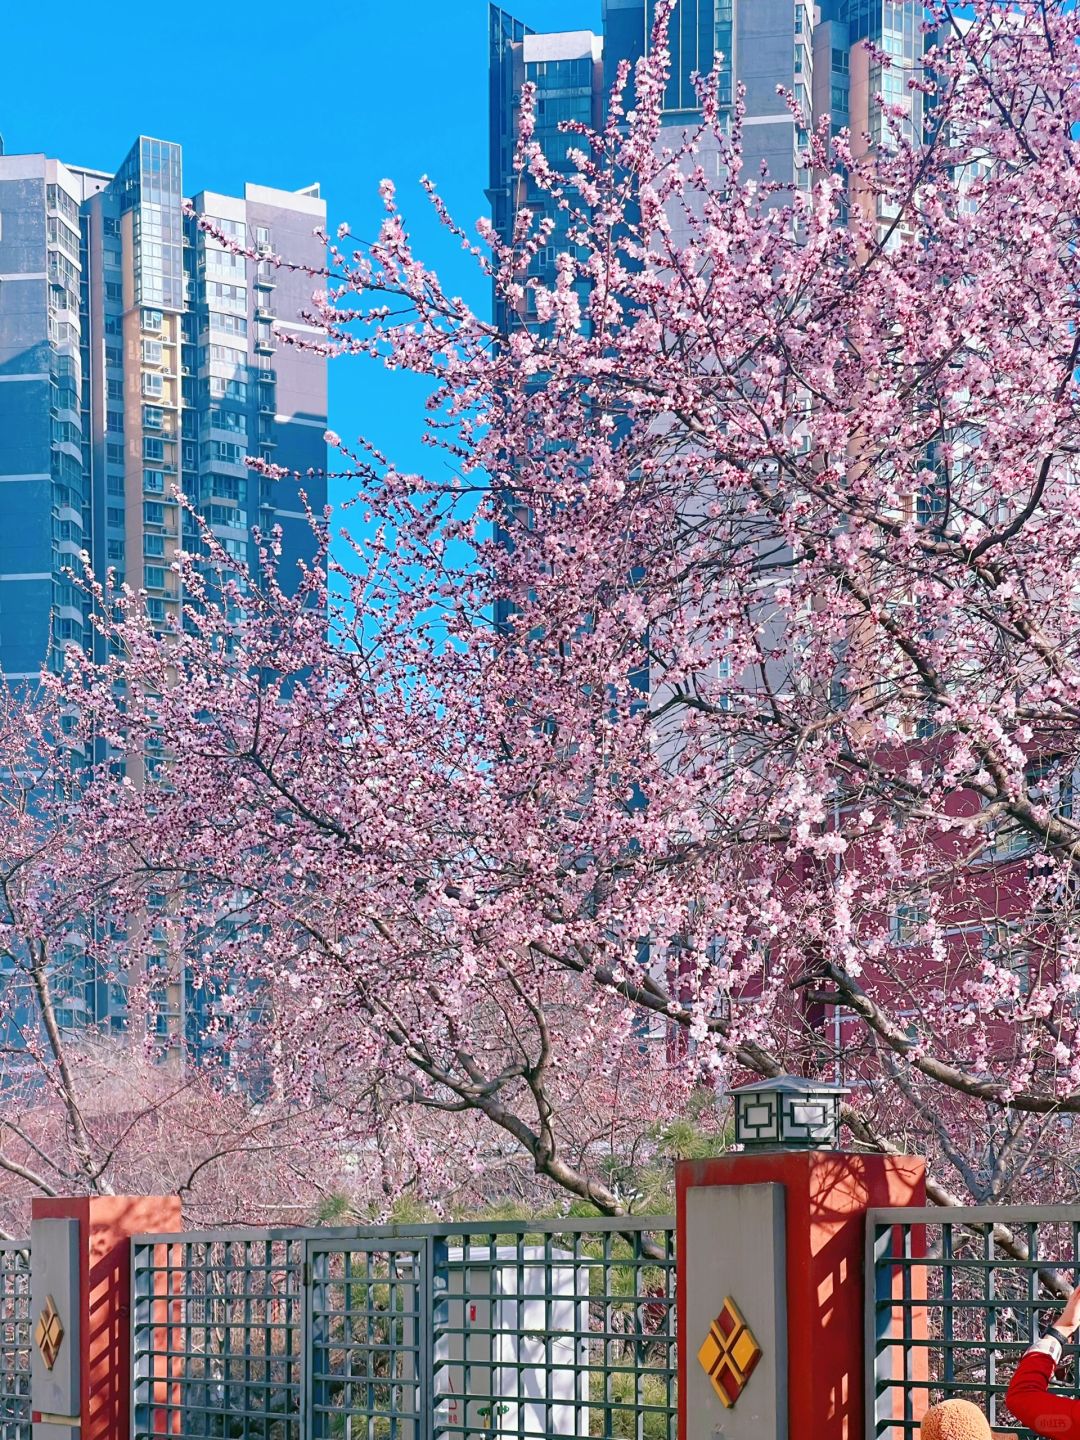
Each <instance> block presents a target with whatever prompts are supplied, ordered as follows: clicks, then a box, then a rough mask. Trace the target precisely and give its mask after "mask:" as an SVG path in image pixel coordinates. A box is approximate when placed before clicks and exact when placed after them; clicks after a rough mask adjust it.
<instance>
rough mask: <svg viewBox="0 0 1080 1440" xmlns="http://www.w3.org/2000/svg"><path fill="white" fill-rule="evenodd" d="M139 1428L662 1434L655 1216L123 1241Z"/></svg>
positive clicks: (387, 1437)
mask: <svg viewBox="0 0 1080 1440" xmlns="http://www.w3.org/2000/svg"><path fill="white" fill-rule="evenodd" d="M132 1286H133V1307H132V1323H133V1357H134V1365H135V1396H134V1401H135V1403H134V1419H135V1423H134V1435H135V1437H136V1440H143V1437H145V1440H150V1437H151V1436H155V1435H160V1434H163V1433H164V1434H168V1435H171V1436H174V1437H180V1440H184V1437H191V1440H203V1437H208V1436H222V1437H225V1436H235V1437H237V1440H249V1437H250V1440H254V1437H259V1440H301V1437H305V1440H306V1437H308V1436H311V1437H335V1440H337V1437H341V1440H361V1437H363V1440H468V1437H473V1436H476V1435H478V1434H486V1433H491V1434H496V1435H502V1436H506V1437H517V1440H552V1437H558V1436H573V1437H587V1436H607V1437H613V1440H614V1437H626V1440H675V1436H676V1397H675V1383H676V1351H675V1250H674V1221H673V1220H672V1219H671V1218H670V1217H662V1218H643V1219H633V1220H618V1221H608V1220H560V1221H520V1222H517V1221H514V1222H511V1221H499V1222H496V1223H493V1222H484V1223H477V1224H466V1225H448V1226H417V1227H410V1228H409V1229H408V1230H404V1229H399V1228H381V1229H379V1228H375V1229H369V1230H348V1231H345V1230H322V1231H269V1232H267V1231H260V1232H252V1233H248V1234H242V1233H238V1232H217V1233H214V1234H204V1235H187V1236H167V1237H166V1236H157V1237H155V1236H147V1237H140V1238H138V1239H136V1240H135V1241H134V1242H133V1254H132Z"/></svg>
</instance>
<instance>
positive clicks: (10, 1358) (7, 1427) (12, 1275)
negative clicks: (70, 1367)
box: [0, 1240, 31, 1440]
mask: <svg viewBox="0 0 1080 1440" xmlns="http://www.w3.org/2000/svg"><path fill="white" fill-rule="evenodd" d="M30 1330H31V1319H30V1244H29V1241H17V1240H0V1440H30V1431H31V1426H30V1339H31V1337H30Z"/></svg>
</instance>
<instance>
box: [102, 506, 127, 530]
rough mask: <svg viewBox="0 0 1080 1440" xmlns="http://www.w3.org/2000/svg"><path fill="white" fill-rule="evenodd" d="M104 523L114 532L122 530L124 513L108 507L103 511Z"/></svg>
mask: <svg viewBox="0 0 1080 1440" xmlns="http://www.w3.org/2000/svg"><path fill="white" fill-rule="evenodd" d="M105 523H106V525H111V526H112V527H113V528H114V529H116V530H122V529H123V528H124V512H123V510H121V509H119V508H118V507H117V506H115V505H110V506H109V508H108V509H107V510H106V511H105Z"/></svg>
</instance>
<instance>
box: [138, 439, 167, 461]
mask: <svg viewBox="0 0 1080 1440" xmlns="http://www.w3.org/2000/svg"><path fill="white" fill-rule="evenodd" d="M142 451H143V459H144V460H164V459H165V441H164V440H159V439H158V438H157V436H155V435H145V436H144V437H143V444H142Z"/></svg>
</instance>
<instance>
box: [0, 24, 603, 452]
mask: <svg viewBox="0 0 1080 1440" xmlns="http://www.w3.org/2000/svg"><path fill="white" fill-rule="evenodd" d="M4 8H5V14H4V43H3V46H2V47H0V134H2V135H3V137H4V144H5V148H6V150H7V152H8V153H9V154H16V153H20V152H23V151H31V152H36V151H44V152H45V153H46V154H49V155H54V156H58V157H60V158H61V159H64V160H69V161H71V162H72V163H74V164H80V165H88V166H91V167H94V168H97V169H102V170H108V169H112V168H113V167H115V166H116V165H118V164H119V163H120V161H121V160H122V159H123V157H124V155H125V154H126V153H127V150H128V148H129V146H130V144H131V141H132V140H133V138H134V137H135V136H136V135H137V134H139V133H140V132H141V133H144V134H150V135H157V136H160V137H162V138H164V139H168V140H176V141H179V142H180V144H181V145H183V147H184V183H185V188H186V189H187V191H188V193H191V192H193V191H195V190H198V189H203V188H206V189H212V190H219V191H225V192H234V193H239V192H240V190H241V188H242V186H243V183H244V181H245V180H251V181H255V182H256V183H259V184H265V185H277V186H281V187H283V188H285V189H296V188H299V187H300V186H302V185H308V184H310V183H311V182H312V181H314V180H318V181H319V182H320V184H321V185H322V190H323V195H324V196H325V197H326V199H327V204H328V208H329V219H330V223H331V228H333V226H334V225H336V223H337V222H338V221H339V220H349V221H350V223H351V224H352V227H353V230H354V232H355V233H356V234H357V235H361V236H362V235H367V234H371V233H372V231H373V230H374V228H375V226H376V225H377V224H378V219H379V215H380V213H381V211H380V205H379V201H378V196H377V194H376V187H377V185H378V182H379V180H380V179H381V178H382V177H383V176H390V177H391V178H392V179H393V180H394V181H395V182H396V184H397V186H398V193H399V197H400V199H401V201H402V204H403V206H404V207H405V209H406V213H407V217H408V219H409V221H410V229H411V230H412V233H413V235H414V236H415V238H416V241H417V247H418V250H419V251H420V253H421V254H422V255H423V256H424V258H425V260H427V261H428V262H429V263H431V262H434V263H435V265H436V268H438V269H440V270H441V271H442V272H443V273H444V274H445V276H446V279H447V283H448V284H450V285H451V286H452V288H453V289H454V290H456V291H458V292H459V293H467V294H469V296H470V298H472V299H473V300H474V303H476V304H483V303H485V301H486V297H485V295H484V290H483V288H482V287H480V286H478V284H477V282H476V279H475V272H474V271H473V270H472V268H471V267H470V266H468V264H467V261H466V259H465V257H464V256H462V254H461V252H460V250H459V249H458V248H457V247H456V246H455V245H454V244H453V243H447V242H446V241H445V240H444V239H443V238H442V237H441V235H440V234H439V233H438V226H437V225H436V224H434V223H433V222H432V220H431V219H430V216H429V212H428V210H427V206H426V204H425V202H424V201H423V200H422V198H421V197H420V195H419V192H418V190H417V188H416V181H417V180H418V178H419V177H420V176H421V175H422V174H424V173H425V172H426V173H427V174H429V175H431V176H432V178H433V179H435V180H436V181H437V182H438V183H439V186H440V188H441V189H442V191H443V194H444V195H445V197H446V198H447V200H448V202H449V203H450V205H451V207H452V209H453V211H454V213H455V215H456V216H457V218H458V219H460V220H463V221H467V222H468V224H469V225H470V226H471V224H472V222H473V220H474V219H475V218H476V216H478V215H479V214H481V213H482V212H483V211H484V209H485V200H484V194H483V191H484V185H485V183H486V178H487V177H486V168H487V70H486V66H487V0H399V3H396V4H388V3H376V0H352V3H350V4H346V5H339V6H333V7H330V8H329V9H328V8H325V7H322V6H315V5H312V6H306V5H303V4H298V3H297V0H287V3H286V0H263V3H257V4H254V5H252V4H243V3H236V0H232V3H229V0H225V3H224V4H211V3H204V4H203V5H197V6H191V5H186V6H179V7H178V6H176V5H162V6H155V5H146V4H134V3H131V0H118V3H116V4H115V5H109V6H106V5H105V4H104V3H102V0H91V3H89V4H88V3H87V0H81V3H73V0H53V3H52V4H51V5H50V6H49V7H48V24H47V26H46V24H45V22H44V19H43V14H44V12H43V11H42V8H41V6H40V5H37V4H34V3H31V0H11V3H10V4H8V5H6V6H5V7H4ZM505 8H508V9H511V10H512V11H513V12H514V13H515V14H517V15H518V16H520V18H521V19H522V20H524V21H525V22H526V23H527V24H529V25H532V26H533V28H534V29H550V30H559V29H578V28H587V27H591V28H598V26H599V11H600V4H599V0H517V3H508V4H506V7H505ZM304 17H307V18H304ZM69 81H70V83H68V82H69ZM330 384H331V390H330V397H331V398H330V423H331V425H332V426H333V427H334V428H335V429H337V430H338V431H340V433H341V434H342V436H345V437H351V436H354V435H356V434H359V433H363V434H365V435H367V436H368V437H369V438H370V439H372V440H373V441H374V442H375V443H376V444H377V445H378V446H379V447H380V448H381V449H383V450H384V451H385V452H386V453H388V454H390V455H392V456H393V457H394V458H395V460H396V461H397V463H398V464H399V465H402V466H407V467H409V468H418V467H420V466H421V465H423V464H424V463H425V462H426V463H428V464H430V463H431V456H430V453H429V452H426V451H423V450H422V449H421V447H420V446H419V445H418V443H417V437H418V435H419V433H420V422H421V402H422V396H423V388H422V386H419V385H417V384H415V383H410V381H409V379H408V378H406V377H404V376H402V375H399V374H398V375H390V374H386V373H385V372H383V371H382V370H380V369H379V368H378V367H376V366H374V365H372V364H371V363H370V362H367V361H362V360H352V359H346V360H340V361H336V362H333V363H332V364H331V367H330Z"/></svg>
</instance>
